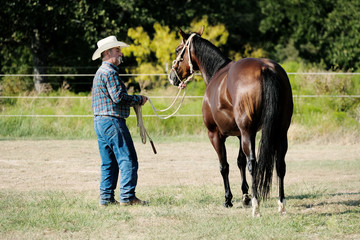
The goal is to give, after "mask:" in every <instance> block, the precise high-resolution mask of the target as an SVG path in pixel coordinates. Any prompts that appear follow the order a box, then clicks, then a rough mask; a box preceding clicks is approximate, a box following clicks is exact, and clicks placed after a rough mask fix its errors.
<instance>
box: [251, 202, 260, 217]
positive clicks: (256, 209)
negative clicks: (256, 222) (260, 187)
mask: <svg viewBox="0 0 360 240" xmlns="http://www.w3.org/2000/svg"><path fill="white" fill-rule="evenodd" d="M251 204H252V216H253V217H261V214H260V209H259V201H258V200H257V199H256V198H253V199H252V200H251Z"/></svg>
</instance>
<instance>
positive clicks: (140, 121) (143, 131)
mask: <svg viewBox="0 0 360 240" xmlns="http://www.w3.org/2000/svg"><path fill="white" fill-rule="evenodd" d="M134 110H135V113H136V119H137V127H138V128H139V131H140V137H141V142H142V143H143V144H145V143H146V137H148V138H149V141H150V144H151V147H152V149H153V152H154V154H156V153H157V151H156V148H155V145H154V142H153V140H152V139H151V137H150V136H149V134H148V132H147V131H146V128H145V126H144V122H143V117H142V108H141V106H140V105H138V106H134Z"/></svg>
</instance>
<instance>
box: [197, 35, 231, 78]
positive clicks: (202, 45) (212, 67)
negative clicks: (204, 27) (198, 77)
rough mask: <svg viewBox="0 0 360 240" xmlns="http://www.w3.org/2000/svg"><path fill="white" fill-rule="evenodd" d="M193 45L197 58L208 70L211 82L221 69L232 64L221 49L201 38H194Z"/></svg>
mask: <svg viewBox="0 0 360 240" xmlns="http://www.w3.org/2000/svg"><path fill="white" fill-rule="evenodd" d="M193 44H194V52H195V55H196V56H197V58H198V60H199V63H200V64H201V65H202V67H203V68H204V69H205V70H206V75H207V79H208V81H210V80H211V78H212V77H213V76H214V74H215V73H216V72H217V71H218V70H219V69H221V68H223V67H224V66H226V65H227V64H228V63H229V62H231V60H230V59H229V58H228V57H226V56H225V55H224V54H223V53H222V52H221V51H220V49H219V48H217V47H216V46H215V45H214V44H212V43H211V42H209V41H208V40H206V39H204V38H201V37H200V36H196V37H194V38H193Z"/></svg>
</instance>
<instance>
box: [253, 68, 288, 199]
mask: <svg viewBox="0 0 360 240" xmlns="http://www.w3.org/2000/svg"><path fill="white" fill-rule="evenodd" d="M263 76H264V78H263V95H262V97H263V111H262V136H261V140H260V147H259V153H258V157H257V159H258V161H257V163H258V164H257V172H256V185H257V190H258V193H259V197H261V198H262V199H264V200H265V199H267V198H269V195H270V189H271V183H272V175H273V169H274V163H275V161H276V158H277V149H278V144H279V139H278V138H279V131H281V129H280V116H281V112H282V111H281V110H282V109H281V103H280V94H281V82H280V79H279V77H278V75H276V73H274V72H273V71H272V70H270V69H265V70H264V71H263Z"/></svg>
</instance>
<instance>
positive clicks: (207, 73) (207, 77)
mask: <svg viewBox="0 0 360 240" xmlns="http://www.w3.org/2000/svg"><path fill="white" fill-rule="evenodd" d="M231 62H232V61H231V60H229V61H225V62H223V63H222V64H219V65H217V66H216V67H214V68H212V69H209V67H208V68H205V67H199V68H200V72H201V75H202V77H203V79H204V82H205V84H206V85H208V84H209V83H210V81H211V80H212V79H213V78H214V77H216V75H218V74H219V73H220V72H223V71H228V68H229V67H228V66H229V65H231V64H230V63H231Z"/></svg>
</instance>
